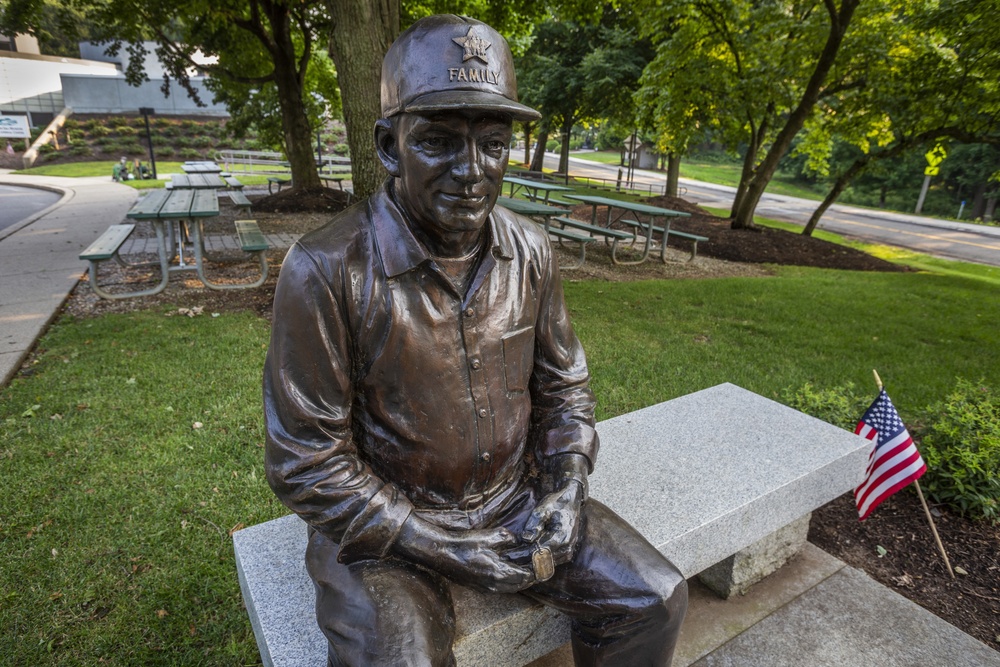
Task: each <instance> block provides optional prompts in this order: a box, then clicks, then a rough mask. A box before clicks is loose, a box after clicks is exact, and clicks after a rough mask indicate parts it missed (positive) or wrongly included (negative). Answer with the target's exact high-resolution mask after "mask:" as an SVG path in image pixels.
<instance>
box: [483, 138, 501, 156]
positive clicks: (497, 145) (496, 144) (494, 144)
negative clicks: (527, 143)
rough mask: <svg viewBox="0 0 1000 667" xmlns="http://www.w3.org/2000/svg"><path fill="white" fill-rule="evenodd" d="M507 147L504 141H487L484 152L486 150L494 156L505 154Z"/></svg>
mask: <svg viewBox="0 0 1000 667" xmlns="http://www.w3.org/2000/svg"><path fill="white" fill-rule="evenodd" d="M505 146H506V144H504V142H502V141H487V142H486V144H485V145H484V146H483V150H486V151H488V152H490V153H493V154H499V153H503V149H504V148H505Z"/></svg>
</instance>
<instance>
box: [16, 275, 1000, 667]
mask: <svg viewBox="0 0 1000 667" xmlns="http://www.w3.org/2000/svg"><path fill="white" fill-rule="evenodd" d="M985 278H989V277H988V276H983V277H978V276H960V275H939V274H925V273H907V274H878V273H860V272H838V271H827V270H817V269H805V268H782V269H777V272H776V275H775V276H773V277H767V278H752V279H748V278H725V279H715V280H673V281H647V282H638V283H606V282H597V281H580V282H570V281H567V282H566V284H565V290H566V296H567V301H568V304H569V307H570V309H571V311H572V316H573V319H574V322H575V326H576V329H577V331H578V333H579V335H580V338H581V340H582V341H583V344H584V346H585V348H586V350H587V356H588V359H589V362H590V367H591V372H592V375H593V386H594V389H595V392H596V394H597V397H598V401H599V408H598V415H599V418H600V419H606V418H608V417H611V416H614V415H617V414H621V413H624V412H627V411H630V410H634V409H637V408H640V407H643V406H646V405H650V404H653V403H657V402H660V401H664V400H668V399H670V398H674V397H676V396H680V395H683V394H685V393H688V392H691V391H696V390H699V389H703V388H705V387H709V386H712V385H715V384H717V383H720V382H733V383H735V384H738V385H741V386H743V387H746V388H748V389H750V390H753V391H755V392H758V393H760V394H762V395H764V396H768V397H775V398H776V397H780V396H781V395H782V393H783V391H784V390H786V389H788V388H798V387H800V386H802V385H803V384H804V383H806V382H811V383H813V384H814V385H816V386H818V387H820V388H829V387H837V386H841V385H843V384H844V383H846V382H854V383H855V385H856V386H859V387H864V388H868V387H869V386H870V385H871V369H872V368H877V369H878V370H879V372H880V373H881V375H882V377H883V378H884V379H885V381H886V383H887V385H888V388H889V390H890V391H891V392H892V395H893V398H894V400H895V402H896V404H897V406H898V407H899V409H900V412H901V413H902V414H903V416H904V418H906V417H907V415H909V414H913V412H914V411H915V410H916V409H918V408H923V407H924V406H925V405H927V404H928V403H931V402H933V401H935V400H937V399H939V398H941V397H942V396H943V395H944V393H945V392H946V391H947V390H948V389H950V388H951V387H952V386H953V384H954V380H955V378H956V377H958V376H961V377H966V378H970V379H973V380H975V379H978V378H987V379H995V378H997V377H1000V333H998V329H997V327H996V323H997V322H998V321H1000V299H997V298H996V285H995V284H993V283H992V282H991V281H990V280H988V279H985ZM167 312H168V310H167V309H162V310H154V311H148V312H139V313H132V314H125V315H108V316H104V317H100V318H96V319H93V320H83V321H77V320H73V319H64V320H61V321H60V322H58V323H57V324H56V325H54V326H53V327H52V328H51V329H50V331H49V332H48V333H47V334H46V335H45V337H44V338H43V339H42V341H41V342H40V346H39V350H40V354H39V356H38V362H37V364H35V365H34V366H32V368H31V373H30V375H27V376H22V377H18V378H17V379H16V380H14V381H13V382H12V384H11V385H10V386H8V387H7V388H5V389H3V390H2V391H0V476H2V479H3V480H4V488H5V493H4V494H3V496H2V501H0V502H2V507H0V563H3V567H0V627H2V628H4V631H3V633H2V634H0V652H2V653H0V655H3V659H2V660H0V662H4V663H5V664H12V665H33V666H34V665H63V664H69V665H76V664H79V665H92V664H98V663H99V662H100V661H101V659H102V658H103V659H104V660H106V661H108V662H110V663H112V664H122V665H193V664H202V665H242V664H255V663H256V661H257V660H258V658H257V649H256V645H255V643H254V640H253V636H252V631H251V628H250V623H249V620H248V619H247V616H246V612H245V610H244V609H243V606H242V602H241V597H240V592H239V586H238V583H237V577H236V571H235V566H234V563H233V554H232V541H231V538H230V535H229V533H230V531H231V530H232V529H233V528H234V527H236V526H238V525H240V524H244V525H252V524H256V523H259V522H262V521H266V520H268V519H271V518H273V517H276V516H279V515H281V514H284V513H285V510H284V508H283V507H282V506H281V505H280V504H279V503H278V502H277V501H276V500H275V499H274V497H273V495H272V494H271V492H270V490H269V489H268V487H267V484H266V482H265V481H264V477H263V465H262V453H263V452H262V449H261V447H260V446H261V443H262V440H263V430H262V415H261V399H260V371H261V366H262V363H263V358H264V352H265V347H266V344H267V323H266V321H265V320H263V319H261V318H258V317H256V316H253V315H251V314H229V313H223V314H222V315H221V316H219V317H216V318H213V317H211V316H209V315H207V314H206V315H204V316H201V317H195V318H187V317H166V316H165V314H166V313H167ZM871 389H872V394H873V395H874V387H873V386H871ZM199 425H200V426H199Z"/></svg>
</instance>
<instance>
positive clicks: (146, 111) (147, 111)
mask: <svg viewBox="0 0 1000 667" xmlns="http://www.w3.org/2000/svg"><path fill="white" fill-rule="evenodd" d="M139 113H141V114H142V117H143V118H144V119H145V120H146V143H148V144H149V162H150V165H151V166H152V168H153V178H154V179H155V178H156V156H155V155H153V135H152V134H151V133H150V131H149V117H150V115H152V114H154V113H156V111H155V110H154V109H152V108H150V107H139Z"/></svg>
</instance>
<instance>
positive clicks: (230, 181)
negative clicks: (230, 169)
mask: <svg viewBox="0 0 1000 667" xmlns="http://www.w3.org/2000/svg"><path fill="white" fill-rule="evenodd" d="M219 176H220V177H221V178H222V180H224V181H225V182H226V185H228V186H229V187H230V188H233V189H235V190H242V189H243V184H242V183H240V181H239V179H238V178H236V177H234V176H231V175H229V174H226V175H225V176H223V175H222V174H219Z"/></svg>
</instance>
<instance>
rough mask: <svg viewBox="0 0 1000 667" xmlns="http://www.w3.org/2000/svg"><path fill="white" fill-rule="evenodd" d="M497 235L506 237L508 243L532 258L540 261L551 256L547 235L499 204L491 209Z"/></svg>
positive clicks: (540, 228) (535, 224)
mask: <svg viewBox="0 0 1000 667" xmlns="http://www.w3.org/2000/svg"><path fill="white" fill-rule="evenodd" d="M493 217H494V220H495V221H496V228H497V233H499V234H504V235H506V237H507V239H508V241H509V243H510V244H511V245H512V246H514V247H518V248H521V249H523V250H524V251H526V252H527V253H528V254H530V255H531V256H533V257H536V258H539V259H542V258H547V257H549V256H550V255H551V252H550V248H549V235H548V234H546V233H545V229H544V228H543V227H542V226H541V225H539V224H538V223H536V222H534V221H533V220H531V219H530V218H526V217H524V216H523V215H519V214H517V213H514V212H513V211H511V210H510V209H508V208H504V207H503V206H501V205H500V204H497V205H496V206H494V207H493Z"/></svg>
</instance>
